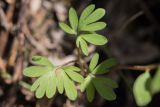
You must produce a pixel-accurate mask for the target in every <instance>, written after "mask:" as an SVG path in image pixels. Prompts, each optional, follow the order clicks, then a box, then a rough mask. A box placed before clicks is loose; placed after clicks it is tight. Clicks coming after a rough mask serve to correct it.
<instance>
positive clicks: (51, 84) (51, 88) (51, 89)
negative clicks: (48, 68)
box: [45, 72, 57, 98]
mask: <svg viewBox="0 0 160 107" xmlns="http://www.w3.org/2000/svg"><path fill="white" fill-rule="evenodd" d="M56 81H57V79H56V77H55V75H53V73H52V72H51V73H49V74H48V76H47V79H46V83H45V84H47V87H46V96H47V97H48V98H52V97H53V96H54V95H55V93H56Z"/></svg>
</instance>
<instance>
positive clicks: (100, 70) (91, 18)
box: [23, 5, 117, 102]
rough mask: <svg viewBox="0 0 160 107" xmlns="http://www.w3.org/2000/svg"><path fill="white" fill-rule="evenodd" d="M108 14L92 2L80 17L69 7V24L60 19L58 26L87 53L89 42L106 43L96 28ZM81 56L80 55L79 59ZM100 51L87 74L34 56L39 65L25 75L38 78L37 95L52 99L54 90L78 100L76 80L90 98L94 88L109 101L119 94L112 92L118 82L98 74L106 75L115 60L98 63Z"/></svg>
mask: <svg viewBox="0 0 160 107" xmlns="http://www.w3.org/2000/svg"><path fill="white" fill-rule="evenodd" d="M104 15H105V10H104V9H102V8H98V9H95V5H89V6H88V7H87V8H86V9H84V11H83V12H82V14H81V15H80V18H78V16H77V13H76V11H75V9H73V8H70V10H69V22H70V26H69V25H67V24H65V23H63V22H61V23H59V26H60V27H61V29H62V30H64V31H65V32H66V33H69V34H72V35H74V36H75V37H76V46H77V48H81V50H82V52H83V53H84V54H85V55H86V56H87V55H88V54H89V53H88V45H87V43H91V44H94V45H104V44H105V43H107V39H106V38H105V37H104V36H102V35H100V34H97V33H96V31H98V30H101V29H104V28H105V27H106V23H105V22H100V21H99V20H100V19H101V18H102V17H103V16H104ZM77 59H78V58H77ZM98 59H99V54H97V53H96V54H94V56H93V57H92V59H91V61H90V65H89V68H86V70H87V71H88V72H87V74H86V75H85V77H86V78H85V79H84V77H83V76H82V75H81V74H80V72H84V71H83V70H82V69H80V68H79V67H76V66H73V65H72V66H71V65H66V64H64V65H61V66H55V65H54V64H52V63H51V62H50V61H49V60H48V59H47V58H45V57H42V56H33V57H32V62H33V64H36V66H31V67H28V68H25V69H24V72H23V74H24V75H25V76H28V77H36V78H38V79H37V80H36V81H35V82H34V83H33V84H32V86H31V91H35V95H36V97H37V98H42V97H43V96H44V95H46V96H47V97H48V98H52V97H53V96H54V95H55V93H57V92H59V93H60V94H63V93H64V92H65V93H66V96H67V97H68V98H69V99H70V100H76V98H77V88H76V85H75V82H76V83H78V85H80V88H81V92H84V91H85V90H86V93H87V99H88V101H90V102H91V101H92V100H93V99H94V95H95V90H96V91H97V92H98V93H99V94H100V95H101V96H102V97H103V98H104V99H106V100H114V99H115V98H116V95H115V93H114V91H113V89H114V88H117V84H116V82H114V81H113V80H112V79H109V78H106V77H102V76H100V75H98V74H104V73H106V72H108V71H109V69H110V68H111V67H112V66H114V65H115V64H116V61H115V60H114V59H108V60H106V61H103V62H102V63H100V64H99V65H97V64H98Z"/></svg>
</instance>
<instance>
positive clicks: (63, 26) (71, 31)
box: [59, 22, 77, 35]
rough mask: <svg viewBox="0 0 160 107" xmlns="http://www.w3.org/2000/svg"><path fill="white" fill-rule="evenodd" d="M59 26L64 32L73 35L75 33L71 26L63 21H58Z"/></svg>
mask: <svg viewBox="0 0 160 107" xmlns="http://www.w3.org/2000/svg"><path fill="white" fill-rule="evenodd" d="M59 27H60V28H61V29H62V30H63V31H64V32H66V33H69V34H73V35H76V34H77V33H76V32H75V31H74V30H73V29H72V28H70V27H69V26H68V25H67V24H65V23H63V22H60V23H59Z"/></svg>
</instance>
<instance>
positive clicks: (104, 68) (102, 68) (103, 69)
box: [92, 58, 117, 74]
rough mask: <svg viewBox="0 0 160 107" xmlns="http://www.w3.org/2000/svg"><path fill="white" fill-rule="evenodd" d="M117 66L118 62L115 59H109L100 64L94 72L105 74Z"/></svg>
mask: <svg viewBox="0 0 160 107" xmlns="http://www.w3.org/2000/svg"><path fill="white" fill-rule="evenodd" d="M116 64H117V60H116V59H114V58H110V59H107V60H105V61H103V62H102V63H101V64H99V65H98V66H97V67H96V68H95V69H94V71H93V72H92V73H93V74H104V73H107V72H108V71H109V68H111V67H113V66H115V65H116Z"/></svg>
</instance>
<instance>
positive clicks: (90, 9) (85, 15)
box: [79, 4, 95, 27]
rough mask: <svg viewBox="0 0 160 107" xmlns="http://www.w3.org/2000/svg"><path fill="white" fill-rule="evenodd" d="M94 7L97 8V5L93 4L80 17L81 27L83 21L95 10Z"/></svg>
mask: <svg viewBox="0 0 160 107" xmlns="http://www.w3.org/2000/svg"><path fill="white" fill-rule="evenodd" d="M94 9H95V5H93V4H92V5H89V6H88V7H86V8H85V9H84V10H83V12H82V14H81V16H80V19H79V27H81V26H82V25H83V21H84V20H85V19H86V18H87V17H88V16H89V15H90V14H91V13H92V12H93V10H94Z"/></svg>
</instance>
